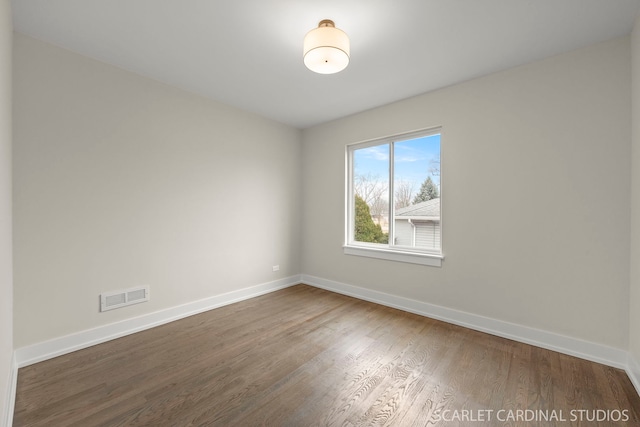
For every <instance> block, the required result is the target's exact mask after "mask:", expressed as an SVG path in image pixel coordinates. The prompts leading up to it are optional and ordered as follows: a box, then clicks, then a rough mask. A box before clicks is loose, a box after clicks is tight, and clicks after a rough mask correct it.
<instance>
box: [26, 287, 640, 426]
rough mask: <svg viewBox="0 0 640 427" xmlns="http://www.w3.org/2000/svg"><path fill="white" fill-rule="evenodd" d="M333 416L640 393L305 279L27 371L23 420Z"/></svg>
mask: <svg viewBox="0 0 640 427" xmlns="http://www.w3.org/2000/svg"><path fill="white" fill-rule="evenodd" d="M580 411H586V412H580ZM594 417H595V418H596V421H593V422H590V421H587V420H588V419H593V418H594ZM625 417H628V421H626V422H624V421H623V420H624V418H625ZM580 418H582V421H581V420H580ZM598 418H604V421H597V419H598ZM618 418H622V420H621V421H618V422H616V421H615V419H618ZM546 419H550V420H549V421H546ZM526 420H531V421H526ZM563 420H564V421H563ZM332 425H335V426H361V425H366V426H383V425H390V426H391V425H392V426H427V425H428V426H433V425H437V426H446V427H453V426H486V425H500V426H502V425H508V426H555V425H559V426H564V425H567V426H569V425H571V426H612V425H629V426H631V425H640V397H639V396H638V394H637V393H636V392H635V390H634V388H633V386H632V384H631V382H630V381H629V379H628V377H627V376H626V374H625V373H624V372H623V371H621V370H619V369H615V368H611V367H607V366H604V365H600V364H597V363H592V362H587V361H584V360H581V359H577V358H574V357H570V356H566V355H563V354H559V353H556V352H553V351H549V350H544V349H540V348H537V347H532V346H529V345H526V344H521V343H517V342H514V341H510V340H507V339H503V338H498V337H495V336H491V335H487V334H483V333H481V332H476V331H473V330H469V329H465V328H462V327H458V326H454V325H450V324H447V323H443V322H440V321H436V320H432V319H428V318H424V317H421V316H418V315H413V314H409V313H405V312H402V311H399V310H394V309H391V308H388V307H384V306H380V305H376V304H372V303H368V302H365V301H360V300H357V299H354V298H349V297H346V296H343V295H338V294H335V293H331V292H327V291H324V290H320V289H316V288H313V287H309V286H306V285H298V286H294V287H292V288H288V289H284V290H281V291H278V292H274V293H271V294H268V295H264V296H261V297H258V298H254V299H251V300H247V301H243V302H240V303H236V304H233V305H229V306H225V307H222V308H218V309H216V310H212V311H209V312H207V313H203V314H200V315H196V316H192V317H189V318H186V319H183V320H179V321H176V322H173V323H170V324H167V325H163V326H160V327H157V328H154V329H150V330H147V331H144V332H140V333H137V334H134V335H129V336H127V337H123V338H120V339H117V340H114V341H110V342H107V343H104V344H100V345H97V346H94V347H91V348H88V349H84V350H80V351H77V352H74V353H71V354H68V355H65V356H61V357H58V358H55V359H51V360H48V361H45V362H41V363H38V364H35V365H31V366H28V367H25V368H22V369H20V370H19V373H18V390H17V396H16V409H15V417H14V426H82V427H88V426H332Z"/></svg>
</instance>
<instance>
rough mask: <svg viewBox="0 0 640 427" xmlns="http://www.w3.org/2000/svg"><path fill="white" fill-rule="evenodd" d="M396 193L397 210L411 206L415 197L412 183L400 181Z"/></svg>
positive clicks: (396, 186)
mask: <svg viewBox="0 0 640 427" xmlns="http://www.w3.org/2000/svg"><path fill="white" fill-rule="evenodd" d="M395 193H396V206H395V208H396V209H400V208H404V207H406V206H409V205H410V204H411V199H412V197H413V184H412V183H411V182H410V181H398V183H396V185H395Z"/></svg>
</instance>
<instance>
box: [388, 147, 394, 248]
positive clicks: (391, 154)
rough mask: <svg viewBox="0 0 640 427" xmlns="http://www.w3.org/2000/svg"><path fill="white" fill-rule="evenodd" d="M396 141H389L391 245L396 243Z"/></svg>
mask: <svg viewBox="0 0 640 427" xmlns="http://www.w3.org/2000/svg"><path fill="white" fill-rule="evenodd" d="M393 144H394V142H393V141H391V142H389V243H388V245H389V247H391V246H393V245H394V242H395V219H394V210H395V200H394V196H393V195H394V194H395V193H394V188H393V187H394V182H393V176H394V164H395V161H394V153H395V149H394V146H393Z"/></svg>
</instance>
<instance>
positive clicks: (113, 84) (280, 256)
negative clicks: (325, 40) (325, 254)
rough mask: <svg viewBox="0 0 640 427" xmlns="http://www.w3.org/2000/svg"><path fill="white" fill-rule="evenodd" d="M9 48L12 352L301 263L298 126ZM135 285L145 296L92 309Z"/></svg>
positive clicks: (34, 50) (26, 41)
mask: <svg viewBox="0 0 640 427" xmlns="http://www.w3.org/2000/svg"><path fill="white" fill-rule="evenodd" d="M14 49H15V59H14V61H15V64H14V65H15V68H14V84H15V86H14V90H15V97H14V102H15V110H14V111H15V113H14V116H15V120H14V137H15V144H14V182H15V187H14V188H15V190H14V191H15V194H14V209H15V210H14V213H15V218H16V220H15V223H14V224H15V227H14V233H15V235H14V239H15V252H14V257H15V345H16V348H20V347H22V346H26V345H29V344H33V343H37V342H41V341H44V340H47V339H51V338H55V337H59V336H62V335H65V334H69V333H73V332H77V331H82V330H86V329H89V328H92V327H96V326H100V325H104V324H108V323H112V322H114V321H118V320H122V319H126V318H131V317H133V316H137V315H141V314H146V313H149V312H153V311H157V310H159V309H164V308H168V307H174V306H177V305H179V304H184V303H188V302H192V301H196V300H199V299H203V298H206V297H210V296H214V295H218V294H222V293H225V292H229V291H233V290H238V289H241V288H245V287H249V286H254V285H258V284H262V283H267V282H270V281H273V280H277V279H282V278H284V277H288V276H291V275H297V274H299V273H300V256H299V254H300V232H299V224H300V192H301V184H300V179H299V177H300V173H301V171H300V164H299V159H300V156H301V147H300V138H301V135H300V131H299V130H296V129H293V128H290V127H288V126H285V125H282V124H279V123H276V122H273V121H269V120H267V119H264V118H261V117H258V116H256V115H252V114H249V113H246V112H242V111H239V110H237V109H234V108H231V107H228V106H224V105H222V104H219V103H215V102H212V101H209V100H206V99H204V98H200V97H198V96H195V95H192V94H189V93H186V92H183V91H180V90H178V89H174V88H171V87H168V86H165V85H163V84H160V83H157V82H155V81H153V80H150V79H147V78H144V77H141V76H137V75H134V74H132V73H129V72H126V71H123V70H120V69H118V68H115V67H112V66H109V65H106V64H103V63H100V62H97V61H94V60H91V59H88V58H86V57H83V56H80V55H77V54H74V53H71V52H69V51H66V50H63V49H60V48H57V47H54V46H52V45H49V44H45V43H42V42H40V41H36V40H34V39H31V38H28V37H25V36H23V35H19V34H16V36H15V46H14ZM275 264H279V265H280V271H278V272H272V266H273V265H275ZM137 285H150V286H151V301H150V302H148V303H144V304H138V305H134V306H130V307H125V308H122V309H119V310H113V311H110V312H105V313H99V312H98V295H99V294H100V293H101V292H104V291H109V290H119V289H124V288H128V287H132V286H137Z"/></svg>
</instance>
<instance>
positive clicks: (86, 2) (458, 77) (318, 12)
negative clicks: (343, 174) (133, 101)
mask: <svg viewBox="0 0 640 427" xmlns="http://www.w3.org/2000/svg"><path fill="white" fill-rule="evenodd" d="M639 5H640V0H224V1H223V0H13V15H14V27H15V29H16V31H19V32H21V33H24V34H27V35H30V36H33V37H35V38H38V39H41V40H45V41H48V42H50V43H53V44H56V45H58V46H62V47H65V48H67V49H70V50H73V51H75V52H78V53H81V54H83V55H87V56H90V57H93V58H96V59H99V60H101V61H104V62H107V63H111V64H114V65H116V66H119V67H122V68H124V69H127V70H131V71H134V72H136V73H139V74H142V75H145V76H148V77H151V78H154V79H157V80H159V81H162V82H165V83H168V84H170V85H173V86H177V87H180V88H183V89H186V90H188V91H191V92H195V93H198V94H201V95H203V96H206V97H209V98H211V99H214V100H217V101H221V102H224V103H226V104H230V105H234V106H236V107H239V108H242V109H244V110H248V111H253V112H255V113H257V114H260V115H262V116H265V117H269V118H271V119H274V120H277V121H280V122H283V123H286V124H289V125H291V126H295V127H298V128H306V127H309V126H313V125H316V124H319V123H322V122H326V121H329V120H332V119H335V118H339V117H344V116H347V115H350V114H353V113H356V112H359V111H363V110H366V109H370V108H373V107H376V106H379V105H384V104H387V103H390V102H393V101H397V100H400V99H403V98H407V97H410V96H413V95H417V94H420V93H424V92H428V91H432V90H434V89H438V88H441V87H444V86H448V85H451V84H455V83H458V82H461V81H464V80H469V79H471V78H474V77H478V76H481V75H485V74H488V73H492V72H495V71H499V70H503V69H506V68H510V67H513V66H516V65H520V64H524V63H527V62H531V61H535V60H537V59H540V58H544V57H548V56H551V55H555V54H559V53H562V52H566V51H569V50H572V49H576V48H579V47H582V46H587V45H590V44H593V43H597V42H599V41H604V40H608V39H611V38H614V37H618V36H622V35H625V34H628V33H629V32H630V31H631V28H632V25H633V22H634V19H635V17H636V14H637V12H638V7H639ZM325 18H328V19H332V20H334V21H335V23H336V26H337V27H338V28H341V29H342V30H344V31H345V32H346V33H347V34H348V35H349V37H350V39H351V63H350V64H349V67H347V69H346V70H345V71H343V72H341V73H339V74H334V75H320V74H315V73H313V72H311V71H309V70H307V69H306V68H305V66H304V64H303V63H302V40H303V37H304V35H305V34H306V33H307V31H309V30H311V29H313V28H314V27H316V26H317V24H318V21H320V20H321V19H325Z"/></svg>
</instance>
